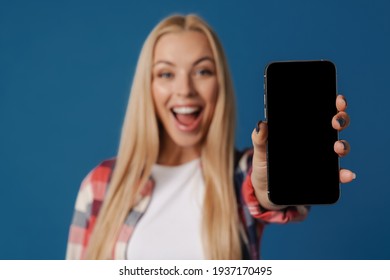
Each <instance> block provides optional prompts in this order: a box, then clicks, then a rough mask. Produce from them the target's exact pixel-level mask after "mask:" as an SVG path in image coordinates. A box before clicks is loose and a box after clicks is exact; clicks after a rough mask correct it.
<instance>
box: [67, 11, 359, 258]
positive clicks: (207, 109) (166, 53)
mask: <svg viewBox="0 0 390 280" xmlns="http://www.w3.org/2000/svg"><path fill="white" fill-rule="evenodd" d="M336 105H337V108H338V110H339V111H340V112H342V113H343V117H344V120H345V122H346V123H347V124H348V123H349V118H348V115H347V114H346V113H345V112H344V110H345V108H346V101H345V99H344V98H343V97H342V96H338V98H337V100H336ZM336 117H337V116H336ZM234 120H235V109H234V94H233V87H232V84H231V78H230V75H229V73H228V67H227V63H226V59H225V56H224V53H223V50H222V46H221V44H220V42H219V40H218V39H217V36H216V35H215V33H214V32H213V31H212V30H211V28H210V27H209V26H208V25H207V24H206V23H205V22H204V21H203V20H202V19H200V18H199V17H197V16H195V15H188V16H171V17H168V18H166V19H165V20H163V21H162V22H160V23H159V24H158V25H157V26H156V27H155V28H154V30H153V31H152V32H151V33H150V35H149V36H148V38H147V40H146V42H145V44H144V46H143V49H142V51H141V54H140V57H139V61H138V65H137V69H136V73H135V77H134V81H133V85H132V89H131V94H130V100H129V105H128V108H127V112H126V117H125V121H124V124H123V130H122V135H121V140H120V146H119V151H118V154H117V157H116V158H115V159H111V160H107V161H104V162H103V163H101V164H100V165H99V166H97V167H96V168H95V169H94V170H92V171H91V172H90V173H89V174H88V176H87V177H86V178H85V179H84V181H83V183H82V186H81V189H80V192H79V195H78V198H77V201H76V207H75V208H76V211H75V215H74V218H73V223H72V225H71V229H70V235H69V243H68V249H67V258H68V259H81V258H87V259H108V258H115V259H124V258H128V259H147V258H149V259H162V258H167V259H247V258H249V259H258V258H259V254H258V246H259V242H260V239H261V234H262V231H263V228H264V225H265V224H266V223H268V222H276V223H285V222H288V221H298V220H302V219H304V218H305V216H306V215H307V208H306V207H303V206H300V207H282V206H276V205H273V204H272V203H271V202H270V201H269V200H268V196H267V195H266V189H267V180H266V178H267V176H266V151H265V144H266V140H267V125H266V123H262V122H259V123H258V124H257V126H256V128H255V130H254V131H253V133H252V141H253V146H254V148H253V149H248V150H246V151H244V152H241V153H240V152H238V151H235V149H234ZM333 126H334V128H335V129H338V130H341V129H342V128H341V127H340V126H339V125H338V124H337V122H334V124H333ZM346 126H347V125H344V128H345V127H346ZM344 147H347V149H344ZM335 152H336V153H338V154H339V155H340V156H344V155H346V154H347V153H348V152H349V145H348V143H347V142H346V141H343V143H341V142H340V141H339V142H337V143H335ZM252 166H253V172H252ZM251 174H252V175H251ZM353 178H354V173H353V172H351V171H349V170H342V171H340V180H341V182H349V181H351V180H353ZM141 218H142V219H141Z"/></svg>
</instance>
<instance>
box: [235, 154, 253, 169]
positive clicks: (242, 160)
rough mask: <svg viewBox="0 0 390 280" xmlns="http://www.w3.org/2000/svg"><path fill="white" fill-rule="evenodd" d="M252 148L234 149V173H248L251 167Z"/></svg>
mask: <svg viewBox="0 0 390 280" xmlns="http://www.w3.org/2000/svg"><path fill="white" fill-rule="evenodd" d="M252 158H253V148H246V149H243V150H237V149H236V150H235V151H234V168H235V171H236V173H237V172H239V173H248V171H249V170H250V169H251V167H252Z"/></svg>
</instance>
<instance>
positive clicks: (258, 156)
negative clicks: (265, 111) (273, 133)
mask: <svg viewBox="0 0 390 280" xmlns="http://www.w3.org/2000/svg"><path fill="white" fill-rule="evenodd" d="M267 138H268V126H267V123H266V122H262V121H259V122H258V123H257V125H256V127H255V129H254V130H253V132H252V143H253V149H254V154H253V157H254V160H256V161H257V162H260V161H264V162H265V161H266V160H267Z"/></svg>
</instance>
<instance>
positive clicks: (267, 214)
mask: <svg viewBox="0 0 390 280" xmlns="http://www.w3.org/2000/svg"><path fill="white" fill-rule="evenodd" d="M242 195H243V198H244V201H245V204H246V205H247V207H248V210H249V213H250V214H251V215H252V216H253V217H254V218H255V219H260V220H262V221H263V222H268V223H279V224H284V223H287V222H292V221H293V222H298V221H302V220H304V219H305V218H306V216H307V214H308V212H309V208H308V207H306V206H289V207H286V208H284V209H281V210H267V209H265V208H263V207H262V206H261V205H260V203H259V201H258V200H257V198H256V195H255V190H254V188H253V185H252V180H251V176H250V172H248V174H247V175H246V178H245V180H244V182H243V186H242Z"/></svg>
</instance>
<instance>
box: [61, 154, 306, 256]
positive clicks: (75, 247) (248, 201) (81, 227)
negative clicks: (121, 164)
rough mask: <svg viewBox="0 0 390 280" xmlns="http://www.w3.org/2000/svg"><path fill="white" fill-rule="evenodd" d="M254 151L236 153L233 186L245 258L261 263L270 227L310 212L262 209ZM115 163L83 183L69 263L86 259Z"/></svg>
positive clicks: (148, 188) (130, 227) (129, 227)
mask: <svg viewBox="0 0 390 280" xmlns="http://www.w3.org/2000/svg"><path fill="white" fill-rule="evenodd" d="M252 156H253V150H251V149H248V150H246V151H244V152H236V164H235V166H236V167H235V175H234V185H235V193H236V198H237V204H238V211H239V217H240V233H241V243H242V246H241V247H242V255H243V258H244V259H260V255H259V252H260V240H261V236H262V233H263V230H264V227H265V225H267V224H268V223H287V222H289V221H301V220H303V219H304V218H305V217H306V215H307V213H308V208H306V207H303V206H298V207H288V208H285V209H283V210H279V211H269V210H266V209H264V208H262V207H261V206H260V205H259V202H258V201H257V199H256V196H255V194H254V189H253V186H252V183H251V179H250V173H251V169H252V168H251V166H252ZM114 165H115V159H109V160H106V161H103V162H102V163H101V164H99V165H98V166H97V167H96V168H94V169H93V170H92V171H91V172H90V173H89V174H88V175H87V176H86V178H85V179H84V180H83V182H82V184H81V187H80V191H79V193H78V196H77V200H76V205H75V212H74V215H73V220H72V224H71V226H70V231H69V240H68V246H67V252H66V259H83V258H85V252H86V247H87V245H88V240H89V237H90V235H91V233H92V230H93V228H94V225H95V221H96V218H97V215H98V213H99V210H100V207H101V205H102V203H103V200H104V197H105V194H106V191H107V188H108V183H109V181H110V177H111V174H112V171H113V169H114ZM153 187H154V182H153V179H152V178H151V179H149V181H148V182H147V183H146V184H145V186H144V187H143V189H142V191H141V196H140V197H139V198H138V200H137V203H136V206H135V207H134V208H133V209H132V210H131V211H130V212H129V214H128V215H127V218H126V220H125V222H124V223H123V225H122V227H121V230H120V233H119V236H118V238H117V241H116V243H115V247H114V250H113V255H112V258H113V259H125V258H126V249H127V244H128V243H129V239H130V237H131V235H132V233H133V231H134V228H135V226H136V225H137V222H138V221H139V220H140V218H141V217H142V214H143V213H145V211H146V210H147V207H148V205H149V201H150V199H151V196H152V194H153Z"/></svg>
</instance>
